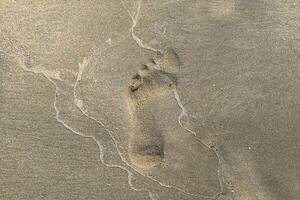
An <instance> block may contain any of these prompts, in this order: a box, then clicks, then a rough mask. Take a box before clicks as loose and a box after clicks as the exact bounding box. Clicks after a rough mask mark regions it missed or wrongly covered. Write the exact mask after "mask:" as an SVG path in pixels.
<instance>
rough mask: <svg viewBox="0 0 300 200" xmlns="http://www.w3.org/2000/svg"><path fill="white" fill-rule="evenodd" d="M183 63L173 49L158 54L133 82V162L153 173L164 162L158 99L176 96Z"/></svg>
mask: <svg viewBox="0 0 300 200" xmlns="http://www.w3.org/2000/svg"><path fill="white" fill-rule="evenodd" d="M179 66H180V62H179V59H178V56H177V54H176V53H175V52H174V51H173V50H172V49H167V50H166V51H165V53H164V55H162V54H158V55H157V56H155V57H154V58H153V59H151V60H150V62H149V63H147V64H145V65H143V67H142V68H141V69H140V70H139V71H138V73H137V74H136V75H134V76H133V77H132V80H131V81H130V83H129V89H128V92H129V95H128V96H129V97H128V103H129V107H130V114H131V122H132V123H131V125H132V131H131V133H130V135H129V146H128V152H129V159H130V161H131V162H132V164H133V165H135V166H136V167H138V168H140V169H143V170H150V169H152V168H154V167H156V166H158V165H160V164H161V162H162V161H163V159H164V136H163V134H162V132H161V130H160V129H159V128H158V126H157V123H156V120H155V113H154V109H153V107H155V103H156V100H157V99H159V98H161V97H163V96H165V95H167V94H170V93H172V91H173V90H174V88H175V87H176V85H177V78H176V76H175V72H176V71H178V69H179Z"/></svg>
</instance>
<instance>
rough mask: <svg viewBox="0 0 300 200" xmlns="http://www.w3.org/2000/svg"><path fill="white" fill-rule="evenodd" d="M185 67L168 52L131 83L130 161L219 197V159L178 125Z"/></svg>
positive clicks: (177, 183) (169, 181)
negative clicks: (181, 70)
mask: <svg viewBox="0 0 300 200" xmlns="http://www.w3.org/2000/svg"><path fill="white" fill-rule="evenodd" d="M179 67H180V60H179V58H178V56H177V54H176V53H175V52H174V51H173V50H172V49H167V50H166V51H164V53H163V54H158V55H156V56H155V57H154V58H153V59H151V60H150V62H149V63H147V64H146V65H144V66H143V67H141V68H140V69H139V70H138V73H137V74H136V75H134V76H133V77H132V79H131V80H130V82H129V86H128V89H127V95H126V101H127V105H128V111H129V122H130V123H129V130H128V131H129V132H128V135H127V137H128V148H127V155H128V157H127V158H128V159H129V161H130V163H131V164H132V165H133V166H135V167H136V169H138V170H140V171H141V172H142V173H145V174H148V175H150V176H151V177H153V178H155V179H156V180H159V181H161V182H162V183H164V184H166V185H171V186H174V187H176V188H180V189H182V190H184V191H186V192H189V193H191V194H195V195H196V196H197V195H199V197H200V196H201V197H205V198H214V197H215V196H216V194H219V193H220V192H223V191H222V189H221V188H220V182H219V179H218V158H217V157H216V155H215V154H214V152H213V151H212V150H211V149H210V148H207V146H205V145H203V143H202V142H200V141H199V140H197V138H195V137H194V136H193V135H192V134H190V133H188V132H186V131H185V130H184V129H183V128H182V127H181V126H180V124H179V123H178V121H177V118H178V116H179V115H180V112H181V110H180V108H179V107H178V104H177V101H176V99H175V96H174V90H175V89H176V88H177V87H178V86H179V80H178V74H179V73H178V72H179ZM177 89H178V88H177Z"/></svg>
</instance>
